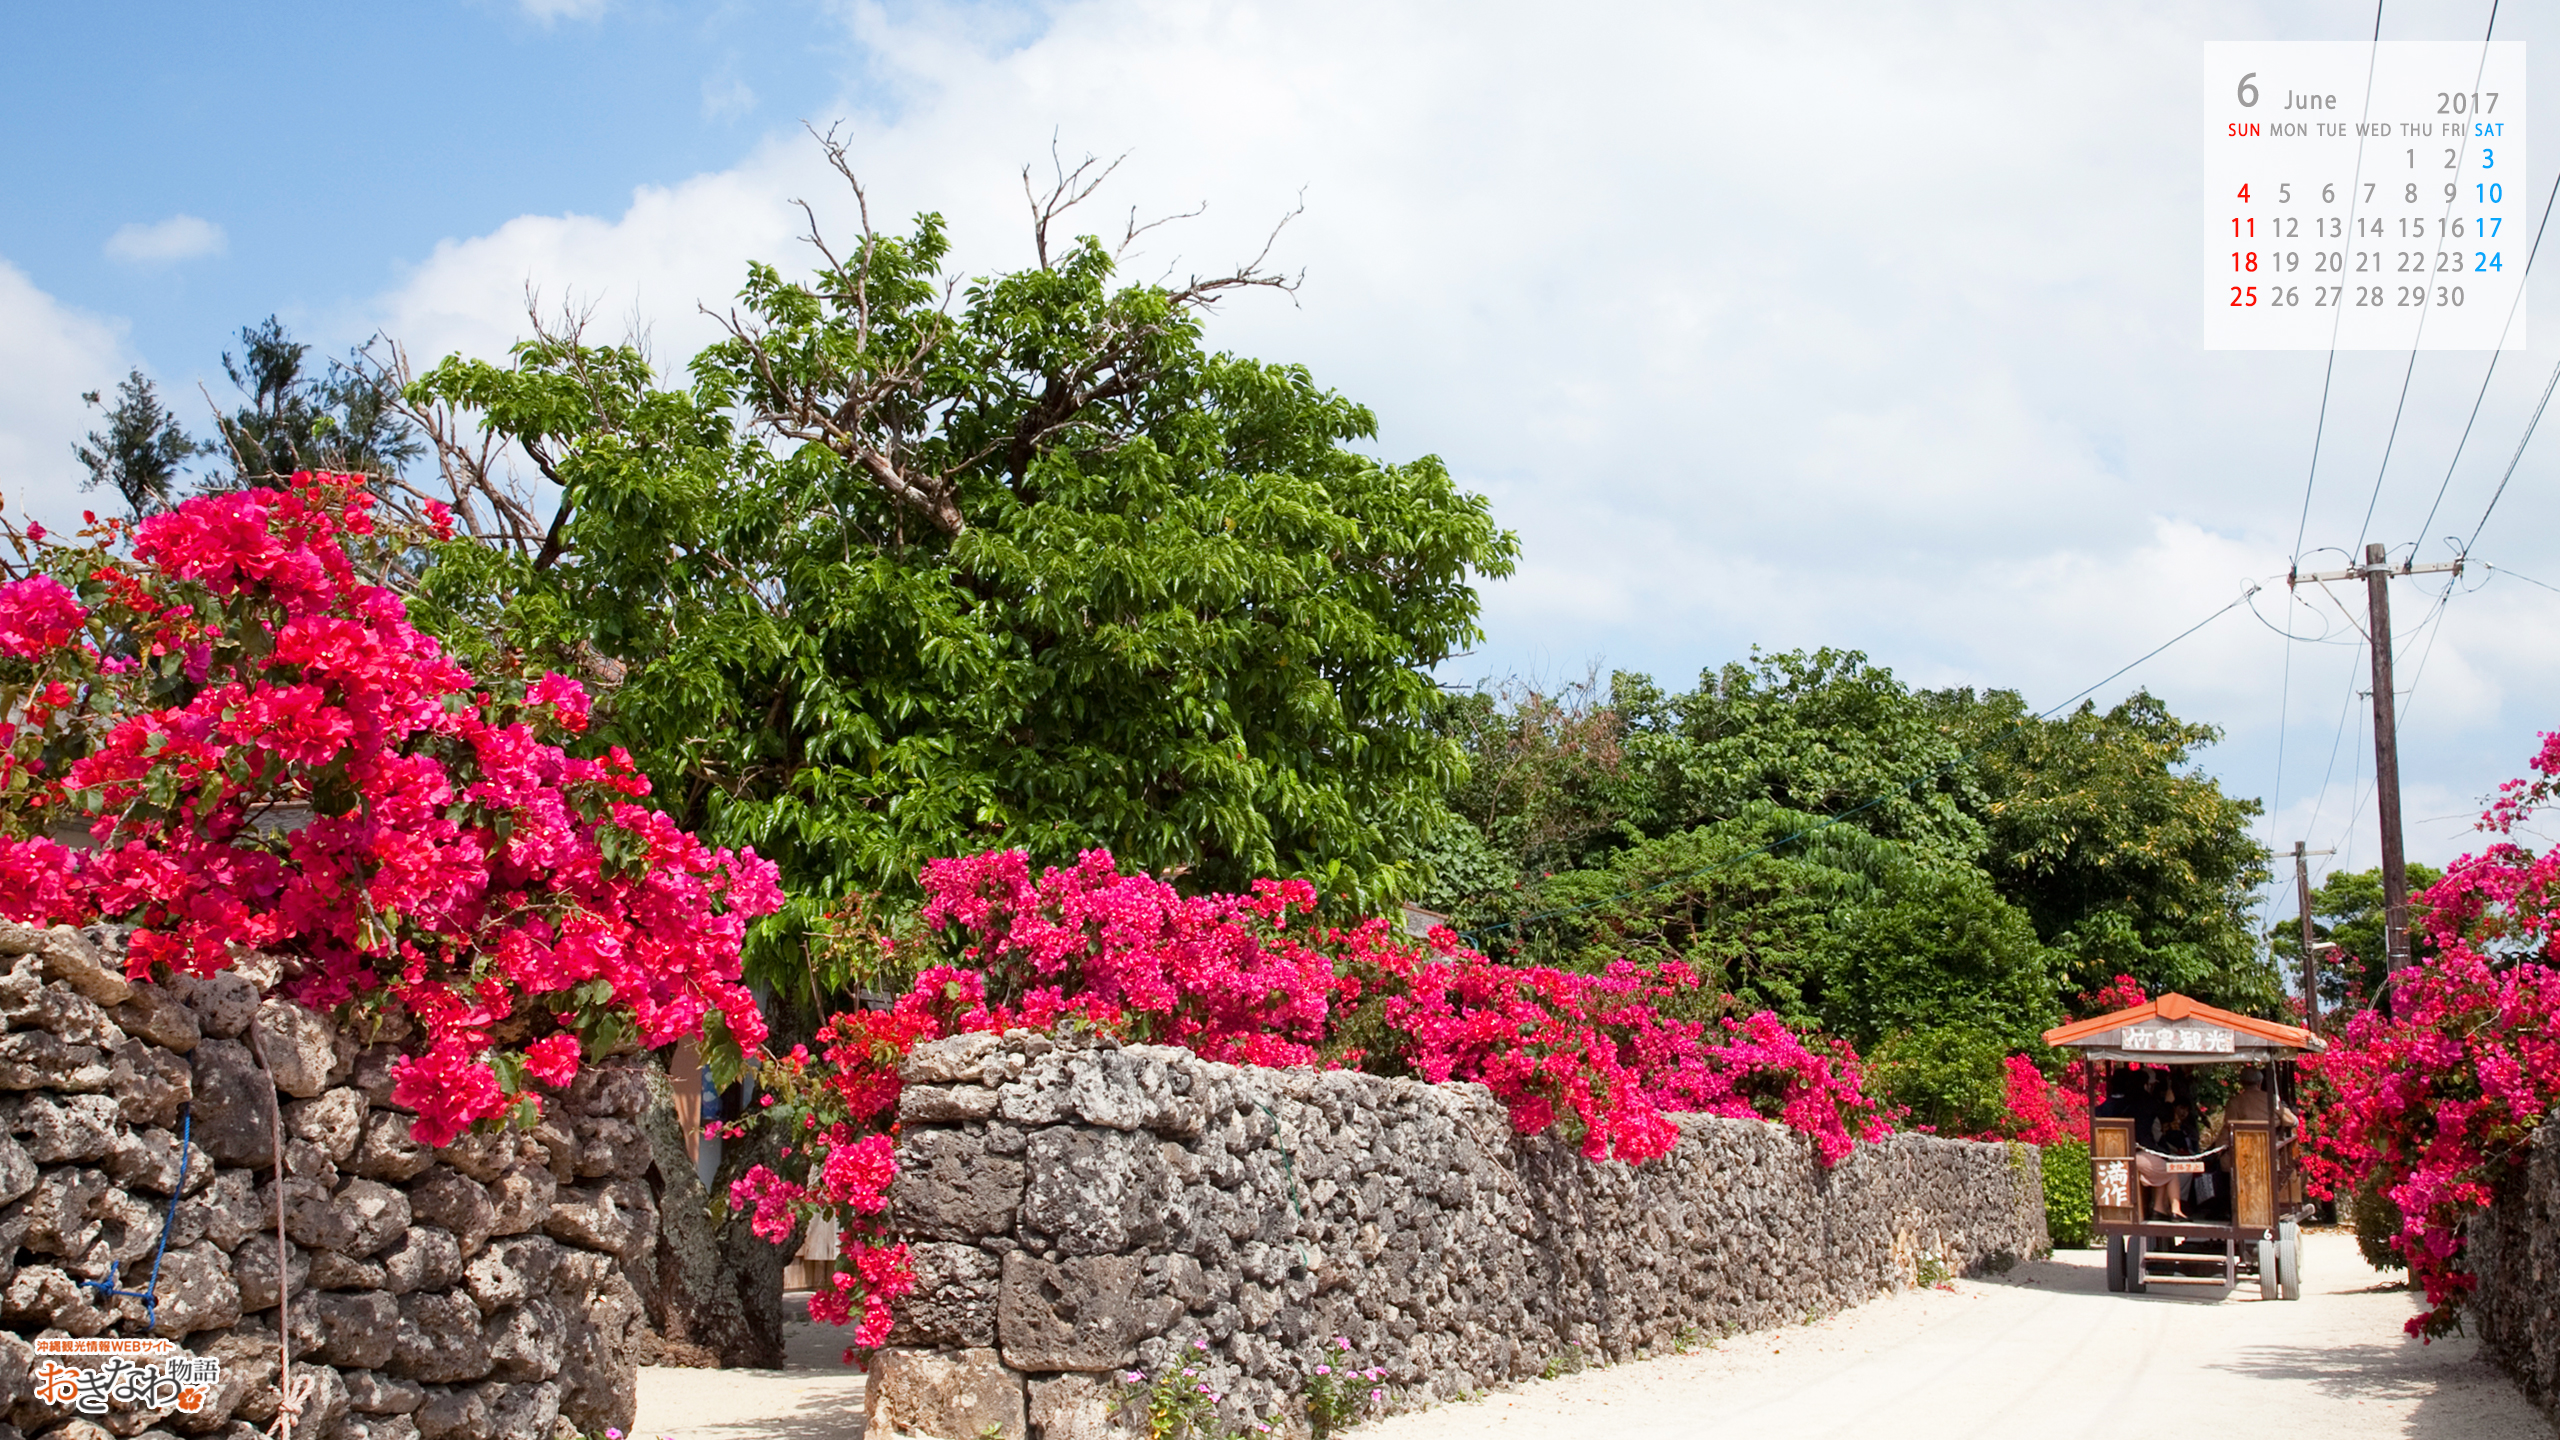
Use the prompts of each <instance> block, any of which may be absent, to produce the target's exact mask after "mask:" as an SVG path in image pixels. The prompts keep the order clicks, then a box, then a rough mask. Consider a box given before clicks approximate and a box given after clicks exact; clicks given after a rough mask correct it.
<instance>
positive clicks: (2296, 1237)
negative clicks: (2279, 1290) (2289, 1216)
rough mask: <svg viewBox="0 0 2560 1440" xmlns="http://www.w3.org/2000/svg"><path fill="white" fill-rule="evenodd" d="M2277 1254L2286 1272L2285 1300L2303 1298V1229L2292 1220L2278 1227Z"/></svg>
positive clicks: (2280, 1264) (2281, 1266)
mask: <svg viewBox="0 0 2560 1440" xmlns="http://www.w3.org/2000/svg"><path fill="white" fill-rule="evenodd" d="M2276 1254H2277V1256H2278V1257H2279V1258H2278V1265H2279V1267H2280V1268H2281V1269H2282V1270H2283V1272H2284V1298H2286V1299H2287V1300H2299V1299H2301V1298H2302V1227H2301V1226H2300V1225H2298V1224H2295V1223H2294V1222H2293V1221H2291V1220H2287V1221H2285V1222H2284V1223H2283V1224H2281V1225H2279V1226H2277V1227H2276Z"/></svg>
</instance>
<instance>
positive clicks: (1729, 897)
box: [1429, 650, 2280, 1111]
mask: <svg viewBox="0 0 2560 1440" xmlns="http://www.w3.org/2000/svg"><path fill="white" fill-rule="evenodd" d="M1448 723H1449V725H1450V727H1451V730H1452V733H1453V734H1454V735H1456V737H1457V738H1458V739H1459V740H1460V742H1461V743H1462V744H1464V745H1465V746H1466V748H1467V750H1468V753H1469V755H1470V757H1471V759H1472V761H1473V766H1472V769H1471V772H1470V774H1469V778H1468V779H1467V781H1466V783H1465V785H1464V786H1463V787H1462V788H1461V790H1460V791H1459V792H1458V794H1457V797H1456V800H1455V807H1456V809H1457V810H1458V812H1459V814H1460V816H1461V818H1462V824H1461V825H1460V826H1458V827H1454V828H1453V830H1452V831H1451V832H1449V833H1448V834H1446V835H1444V836H1443V837H1442V838H1441V839H1440V841H1439V842H1438V845H1439V849H1438V851H1437V852H1436V854H1435V861H1436V865H1435V869H1436V873H1437V874H1438V876H1439V884H1438V887H1437V888H1436V889H1435V890H1434V891H1433V892H1432V893H1431V895H1430V897H1429V900H1430V902H1431V903H1432V904H1434V905H1435V907H1436V908H1440V909H1444V910H1447V911H1449V912H1450V913H1451V914H1452V915H1453V916H1454V917H1455V919H1456V922H1457V926H1458V928H1459V929H1460V930H1461V931H1463V932H1466V933H1468V934H1469V935H1471V936H1473V937H1475V938H1476V939H1477V940H1478V941H1479V942H1480V943H1482V944H1484V945H1485V946H1486V947H1487V948H1488V949H1491V950H1494V951H1496V952H1498V953H1501V954H1504V955H1508V956H1512V957H1514V958H1520V959H1535V960H1541V961H1545V962H1548V963H1560V964H1571V965H1573V966H1575V967H1577V968H1584V969H1589V968H1592V967H1596V966H1599V965H1602V964H1605V963H1606V961H1607V960H1608V959H1610V958H1613V957H1615V956H1617V955H1620V954H1625V955H1630V956H1634V957H1637V958H1654V957H1662V958H1670V957H1677V958H1681V959H1684V960H1687V961H1688V962H1690V963H1691V964H1692V965H1694V966H1695V967H1696V968H1697V969H1698V970H1699V972H1700V974H1701V975H1702V976H1704V977H1706V979H1707V981H1708V983H1707V984H1706V985H1705V986H1704V987H1703V989H1702V993H1701V1001H1700V1003H1702V1004H1720V1005H1723V1006H1725V1007H1728V1008H1759V1007H1764V1006H1765V1007H1767V1008H1769V1009H1771V1010H1774V1011H1775V1012H1776V1013H1777V1014H1779V1015H1780V1016H1781V1017H1783V1018H1784V1019H1786V1020H1787V1021H1788V1022H1789V1023H1790V1024H1796V1025H1820V1026H1822V1027H1824V1028H1826V1029H1829V1030H1830V1031H1832V1032H1833V1033H1836V1034H1841V1035H1845V1036H1847V1037H1849V1038H1851V1039H1853V1040H1854V1041H1856V1042H1857V1043H1858V1044H1860V1045H1861V1046H1872V1045H1877V1044H1880V1043H1882V1042H1885V1041H1888V1040H1894V1039H1896V1037H1900V1043H1899V1044H1897V1045H1895V1046H1893V1047H1891V1050H1892V1051H1893V1052H1895V1053H1900V1054H1903V1055H1906V1056H1908V1057H1913V1062H1914V1068H1913V1070H1912V1081H1913V1084H1914V1086H1915V1087H1917V1089H1916V1090H1915V1093H1914V1094H1913V1095H1912V1096H1910V1097H1904V1096H1900V1095H1896V1096H1895V1098H1896V1099H1897V1100H1904V1101H1905V1102H1906V1103H1917V1104H1921V1105H1923V1106H1924V1107H1925V1108H1928V1109H1930V1110H1932V1111H1939V1110H1946V1109H1949V1108H1951V1102H1948V1101H1947V1098H1946V1097H1947V1096H1948V1095H1950V1094H1952V1093H1953V1092H1952V1091H1951V1090H1950V1085H1951V1084H1952V1083H1953V1082H1951V1081H1949V1080H1948V1079H1946V1078H1945V1077H1946V1076H1948V1075H1950V1074H1953V1073H1955V1072H1956V1071H1958V1070H1965V1069H1966V1067H1970V1071H1969V1073H1970V1074H1971V1079H1969V1080H1968V1081H1967V1082H1966V1084H1967V1085H1969V1086H1970V1087H1971V1088H1972V1092H1973V1093H1975V1094H1977V1095H1978V1094H1987V1093H1992V1092H1993V1091H1995V1090H1997V1088H1998V1087H1999V1085H2000V1084H2001V1083H2002V1082H2001V1080H2000V1077H1999V1075H1998V1073H1997V1070H1998V1066H1997V1064H1996V1061H1997V1058H1998V1056H1999V1055H2000V1054H2001V1053H2003V1052H2004V1051H2005V1050H2014V1049H2018V1048H2021V1047H2032V1046H2033V1045H2034V1043H2035V1036H2036V1034H2037V1032H2038V1031H2040V1030H2042V1029H2043V1028H2045V1027H2046V1026H2048V1025H2050V1024H2052V1023H2053V1022H2054V1021H2055V1020H2056V1019H2058V1018H2060V1016H2061V1014H2062V1013H2063V1011H2064V1009H2065V1006H2066V1004H2067V1003H2068V1001H2069V998H2070V997H2072V996H2075V995H2079V994H2084V993H2088V992H2092V991H2095V990H2096V989H2098V988H2099V987H2100V986H2102V985H2103V984H2105V983H2106V982H2107V981H2108V980H2110V979H2112V978H2113V977H2114V976H2115V975H2117V974H2119V973H2129V974H2131V975H2133V976H2135V977H2136V978H2137V979H2139V980H2140V981H2141V982H2143V983H2144V984H2146V985H2149V986H2152V987H2154V988H2158V989H2171V988H2175V989H2179V990H2183V991H2185V992H2186V993H2189V994H2193V995H2197V996H2200V997H2203V998H2206V999H2209V1000H2213V1001H2215V1002H2217V1003H2224V1004H2231V1005H2235V1006H2237V1007H2239V1008H2243V1009H2252V1010H2258V1011H2261V1012H2270V1011H2272V1010H2273V1009H2274V1008H2275V1006H2276V1005H2277V1004H2278V1003H2279V1002H2280V997H2279V996H2278V993H2277V990H2276V986H2275V980H2274V975H2273V972H2272V970H2270V969H2269V968H2268V967H2267V965H2266V964H2265V962H2264V961H2263V959H2261V958H2260V957H2259V956H2258V955H2257V954H2256V952H2255V946H2254V943H2253V935H2252V931H2251V926H2250V922H2249V920H2248V906H2249V902H2250V891H2251V889H2252V887H2253V885H2254V883H2255V882H2256V881H2257V880H2258V879H2259V878H2260V877H2261V876H2262V875H2263V873H2264V870H2263V867H2264V856H2263V853H2262V852H2261V851H2260V850H2259V848H2258V847H2257V845H2256V843H2255V842H2254V841H2253V840H2252V839H2251V838H2250V836H2249V833H2248V828H2247V827H2248V821H2249V817H2250V816H2251V815H2253V814H2254V813H2255V811H2256V807H2255V806H2254V804H2252V803H2251V802H2248V801H2242V800H2235V799H2233V798H2231V797H2229V796H2225V795H2224V794H2222V792H2221V790H2220V789H2219V787H2217V786H2216V785H2215V784H2214V783H2213V782H2212V781H2211V780H2209V779H2207V778H2205V777H2203V776H2202V775H2200V774H2197V773H2195V772H2194V771H2193V770H2192V769H2191V768H2190V767H2189V759H2190V756H2191V755H2192V753H2193V751H2194V750H2195V748H2197V747H2198V746H2201V745H2203V744H2206V743H2209V742H2210V741H2211V740H2212V739H2213V738H2214V732H2213V731H2212V730H2211V729H2210V728H2209V727H2205V726H2199V725H2192V724H2188V723H2187V722H2183V721H2180V720H2178V719H2177V718H2176V717H2174V716H2172V715H2170V714H2169V713H2168V712H2167V710H2166V709H2165V708H2164V707H2162V706H2161V705H2160V704H2159V702H2158V701H2157V700H2155V699H2153V698H2152V697H2150V696H2148V695H2142V694H2137V695H2135V696H2133V697H2132V698H2130V699H2128V700H2126V701H2125V702H2124V703H2122V704H2120V705H2118V706H2116V707H2114V708H2113V709H2111V710H2107V711H2103V712H2102V711H2099V710H2097V709H2096V708H2095V707H2092V706H2086V705H2084V706H2082V707H2081V708H2080V709H2078V710H2077V711H2074V712H2072V713H2070V714H2068V715H2065V716H2061V717H2058V718H2055V719H2050V720H2048V719H2043V718H2040V717H2037V716H2035V715H2033V714H2031V713H2030V712H2028V711H2027V710H2026V708H2025V705H2024V703H2023V702H2022V701H2020V700H2019V698H2018V697H2017V696H2016V695H2015V694H2013V693H2010V692H2006V691H1994V692H1990V693H1988V694H1976V693H1975V692H1972V691H1969V690H1950V691H1917V692H1915V691H1912V690H1910V689H1909V688H1907V687H1905V686H1904V685H1902V684H1901V683H1900V682H1899V681H1897V680H1896V679H1895V678H1894V677H1893V674H1892V672H1891V671H1889V670H1886V669H1884V668H1882V667H1880V666H1876V665H1873V664H1871V663H1870V662H1869V661H1868V660H1867V658H1866V657H1865V656H1863V655H1860V654H1857V653H1855V652H1850V651H1838V650H1817V651H1810V652H1803V651H1799V652H1789V653H1783V654H1773V655H1761V654H1757V653H1755V654H1754V655H1753V657H1752V658H1751V659H1750V660H1749V661H1748V662H1747V663H1746V662H1737V663H1733V664H1728V665H1725V666H1722V667H1720V668H1717V669H1714V670H1710V671H1708V672H1706V673H1705V674H1703V675H1701V676H1700V678H1699V683H1698V686H1697V688H1696V689H1694V690H1692V691H1689V692H1687V693H1682V694H1670V693H1666V692H1665V691H1664V689H1663V688H1662V687H1661V686H1659V685H1658V684H1656V683H1655V682H1654V681H1653V680H1651V679H1650V678H1649V677H1646V676H1642V675H1632V674H1626V673H1620V674H1617V675H1614V676H1612V677H1610V680H1609V681H1608V683H1607V685H1606V686H1605V688H1604V687H1602V686H1601V685H1599V684H1597V683H1596V682H1587V683H1585V684H1583V685H1580V686H1575V687H1568V688H1566V689H1565V690H1563V691H1561V692H1559V693H1556V694H1552V695H1549V694H1541V693H1539V692H1537V691H1534V690H1531V689H1528V688H1526V687H1521V686H1517V685H1514V686H1511V687H1508V688H1506V689H1504V690H1499V691H1486V692H1483V693H1480V694H1478V695H1475V696H1472V697H1468V698H1467V699H1466V700H1465V701H1464V702H1463V703H1461V704H1460V705H1459V706H1457V707H1455V708H1454V709H1453V710H1452V711H1451V713H1450V717H1449V721H1448ZM1940 1030H1943V1031H1946V1032H1948V1033H1946V1034H1945V1035H1943V1036H1934V1037H1931V1036H1923V1035H1921V1033H1920V1032H1923V1031H1940ZM1923 1055H1925V1056H1926V1057H1928V1058H1927V1059H1926V1061H1925V1062H1922V1061H1920V1060H1919V1059H1918V1058H1917V1057H1920V1056H1923ZM1886 1059H1887V1061H1888V1063H1890V1062H1891V1060H1892V1059H1893V1054H1890V1053H1889V1054H1888V1055H1887V1057H1886ZM1924 1070H1925V1071H1929V1072H1931V1073H1930V1074H1928V1075H1924V1074H1922V1073H1921V1072H1922V1071H1924ZM1886 1083H1887V1086H1888V1089H1890V1088H1891V1084H1892V1081H1891V1076H1890V1074H1888V1075H1887V1077H1886ZM1924 1091H1925V1092H1926V1093H1920V1092H1924ZM1952 1108H1953V1109H1956V1110H1962V1109H1964V1108H1966V1107H1965V1106H1952ZM1976 1108H1978V1107H1976Z"/></svg>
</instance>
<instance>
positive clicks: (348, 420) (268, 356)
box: [208, 315, 426, 489]
mask: <svg viewBox="0 0 2560 1440" xmlns="http://www.w3.org/2000/svg"><path fill="white" fill-rule="evenodd" d="M310 354H311V347H310V346H308V345H305V344H303V343H301V342H300V341H298V340H295V339H294V338H293V337H292V336H290V335H289V334H287V333H286V332H285V328H284V325H283V323H282V322H281V321H279V320H277V319H276V317H274V316H272V315H270V316H268V317H267V318H266V319H265V320H263V321H261V322H259V323H258V324H255V325H247V326H243V327H241V330H240V353H239V354H238V355H237V356H234V355H233V354H232V353H231V352H229V351H224V352H223V356H222V372H223V374H225V375H227V376H229V377H230V378H231V383H232V384H233V385H235V386H237V387H238V388H239V390H240V392H241V394H242V395H244V396H246V397H247V401H248V403H246V404H244V405H242V406H240V407H239V408H238V409H236V410H234V411H233V412H232V413H231V414H229V415H223V416H218V417H216V420H215V424H216V425H217V426H218V427H219V428H220V429H221V432H222V443H221V445H219V446H217V447H208V448H210V449H215V450H219V451H221V452H223V453H227V454H228V455H229V456H230V458H231V463H232V470H231V472H230V473H229V474H228V475H226V476H222V477H218V479H217V480H216V481H215V482H214V483H213V484H212V485H211V486H209V487H208V488H214V489H238V488H240V487H243V486H251V485H280V484H282V483H284V481H285V480H286V479H287V478H288V477H290V476H291V475H293V474H294V472H296V471H299V470H335V471H341V472H348V473H360V474H367V475H375V476H389V475H396V474H398V473H399V472H400V470H401V469H402V468H403V467H405V466H406V465H407V464H408V463H409V462H411V461H414V460H416V459H418V458H419V457H421V456H422V455H424V454H425V453H426V446H425V444H424V442H422V441H421V440H420V439H419V437H418V436H417V435H416V434H415V433H413V430H412V427H411V424H410V421H409V419H408V417H407V415H406V414H405V412H404V410H403V408H402V405H401V399H400V394H399V386H398V385H397V383H396V382H395V380H394V378H393V376H392V375H391V374H390V373H389V372H388V371H386V370H385V369H384V368H383V367H382V366H380V365H376V364H374V363H372V362H371V360H370V359H369V358H368V356H367V354H366V352H365V351H363V350H361V349H359V350H357V351H356V352H355V353H353V354H351V355H350V356H349V357H348V358H347V359H346V360H344V361H337V360H332V361H330V362H329V363H328V365H327V367H326V368H325V369H322V370H321V371H319V372H318V373H316V374H315V373H312V371H311V370H310V368H309V365H308V361H309V359H310Z"/></svg>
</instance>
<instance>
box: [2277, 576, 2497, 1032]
mask: <svg viewBox="0 0 2560 1440" xmlns="http://www.w3.org/2000/svg"><path fill="white" fill-rule="evenodd" d="M2387 553H2388V552H2386V551H2385V550H2384V549H2383V547H2382V546H2381V545H2380V544H2379V543H2375V544H2371V545H2367V546H2366V547H2364V563H2363V564H2362V565H2358V566H2354V567H2352V568H2350V569H2346V570H2329V571H2323V572H2321V573H2320V574H2317V575H2304V574H2300V573H2296V574H2294V575H2292V576H2290V577H2288V579H2287V583H2288V584H2291V585H2304V584H2311V583H2315V582H2318V581H2323V580H2362V581H2363V582H2364V591H2365V609H2366V613H2367V614H2368V616H2369V617H2370V629H2369V630H2368V631H2367V632H2366V636H2365V639H2366V642H2367V648H2368V649H2370V650H2371V651H2372V652H2373V794H2374V802H2375V808H2376V809H2377V810H2379V811H2380V820H2381V824H2382V950H2383V968H2384V969H2385V970H2386V971H2390V972H2395V973H2396V972H2397V971H2398V970H2399V969H2400V967H2402V966H2404V965H2406V964H2408V963H2409V867H2408V862H2407V861H2406V860H2405V859H2404V858H2403V857H2402V854H2401V849H2400V736H2399V731H2398V727H2397V725H2396V723H2395V721H2394V718H2393V710H2392V694H2391V577H2392V576H2394V575H2434V574H2440V573H2447V572H2450V573H2451V574H2454V575H2456V576H2459V575H2460V574H2461V573H2462V562H2461V561H2460V560H2458V559H2457V560H2446V561H2443V562H2441V563H2438V564H2434V565H2407V564H2403V565H2393V564H2392V563H2391V562H2390V561H2389V559H2387V558H2386V556H2387ZM2384 997H2385V999H2384V1004H2385V1008H2386V1010H2387V1009H2388V1006H2389V991H2388V990H2387V989H2386V990H2385V992H2384Z"/></svg>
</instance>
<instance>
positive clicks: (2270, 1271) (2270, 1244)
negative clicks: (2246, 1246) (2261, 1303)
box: [2254, 1240, 2284, 1300]
mask: <svg viewBox="0 0 2560 1440" xmlns="http://www.w3.org/2000/svg"><path fill="white" fill-rule="evenodd" d="M2254 1248H2255V1249H2256V1250H2257V1252H2258V1298H2259V1299H2261V1300H2273V1299H2275V1298H2276V1294H2277V1286H2278V1285H2279V1284H2281V1283H2282V1278H2283V1277H2282V1276H2281V1275H2280V1274H2279V1273H2278V1272H2279V1271H2280V1270H2281V1269H2282V1268H2283V1261H2282V1259H2281V1258H2280V1257H2281V1256H2282V1255H2283V1253H2284V1251H2283V1247H2281V1246H2279V1245H2278V1244H2277V1243H2276V1242H2275V1241H2273V1240H2261V1241H2259V1242H2257V1244H2256V1246H2255V1247H2254Z"/></svg>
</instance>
